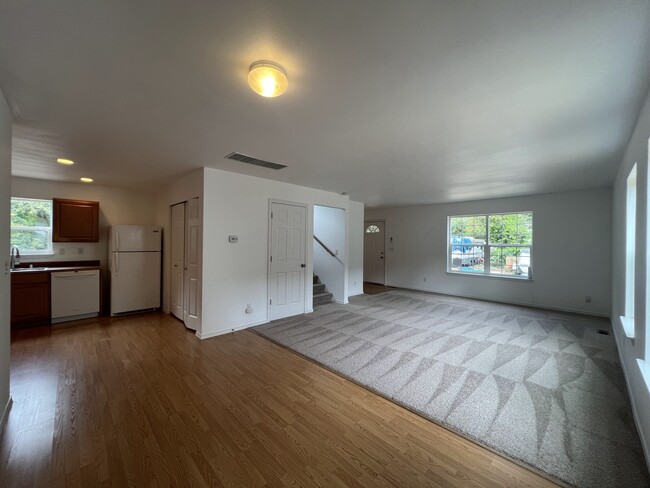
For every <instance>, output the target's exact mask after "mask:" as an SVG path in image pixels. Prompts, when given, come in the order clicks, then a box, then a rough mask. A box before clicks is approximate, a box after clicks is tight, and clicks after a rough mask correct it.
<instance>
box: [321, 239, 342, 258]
mask: <svg viewBox="0 0 650 488" xmlns="http://www.w3.org/2000/svg"><path fill="white" fill-rule="evenodd" d="M314 240H315V241H316V242H318V243H319V244H320V245H321V247H322V248H323V249H325V251H327V254H329V255H330V256H332V257H333V258H334V259H336V260H337V261H339V262H341V263H342V262H343V261H341V259H340V258H339V257H338V256H337V255H336V254H335V253H334V251H332V250H331V249H330V248H329V247H327V245H325V243H324V242H323V241H321V240H320V239H319V238H318V237H316V236H314Z"/></svg>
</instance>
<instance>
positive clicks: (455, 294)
mask: <svg viewBox="0 0 650 488" xmlns="http://www.w3.org/2000/svg"><path fill="white" fill-rule="evenodd" d="M384 286H391V287H393V288H401V289H402V290H414V291H425V292H427V293H437V294H438V295H446V296H450V297H460V298H472V299H474V300H483V301H484V302H495V303H505V304H507V305H519V306H522V307H532V308H541V309H544V310H557V311H558V312H570V313H578V314H580V315H590V316H592V317H602V318H606V319H608V318H610V316H609V315H608V314H605V313H597V312H587V311H586V310H577V309H574V308H565V307H553V306H551V305H544V304H532V303H524V302H516V301H511V300H499V299H497V298H485V297H477V296H474V295H464V294H460V293H449V292H447V291H438V290H431V289H427V288H413V287H408V286H403V285H396V284H395V283H386V284H385V285H384Z"/></svg>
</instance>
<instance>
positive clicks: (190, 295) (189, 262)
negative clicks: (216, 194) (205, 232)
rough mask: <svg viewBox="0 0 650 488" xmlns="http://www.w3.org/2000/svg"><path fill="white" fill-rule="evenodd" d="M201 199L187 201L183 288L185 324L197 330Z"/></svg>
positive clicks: (199, 308) (199, 298)
mask: <svg viewBox="0 0 650 488" xmlns="http://www.w3.org/2000/svg"><path fill="white" fill-rule="evenodd" d="M199 203H200V202H199V198H198V197H197V198H192V199H191V200H188V201H187V209H186V212H185V280H184V286H183V293H184V299H183V302H184V304H185V308H184V312H183V322H185V326H186V327H188V328H190V329H193V330H197V329H198V328H199V325H200V320H201V319H200V317H199V314H200V310H201V290H200V288H199V283H200V282H199V273H200V269H201V244H200V243H201V241H200V230H201V227H200V226H201V206H200V204H199Z"/></svg>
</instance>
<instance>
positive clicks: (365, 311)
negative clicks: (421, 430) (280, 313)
mask: <svg viewBox="0 0 650 488" xmlns="http://www.w3.org/2000/svg"><path fill="white" fill-rule="evenodd" d="M609 328H610V327H609V321H607V320H605V319H598V318H589V317H583V316H578V315H572V314H564V313H560V312H551V311H542V310H537V309H530V308H526V307H517V306H513V305H502V304H495V303H490V302H483V301H478V300H469V299H462V298H455V297H446V296H442V295H435V294H430V293H421V292H413V291H406V290H394V291H390V292H387V293H381V294H379V295H365V296H361V297H356V298H353V299H351V303H350V304H349V305H338V304H331V305H325V306H322V307H319V308H317V309H316V311H315V312H314V313H311V314H308V315H301V316H298V317H291V318H288V319H283V320H278V321H275V322H271V323H269V324H265V325H262V326H259V327H256V328H255V329H254V330H255V331H256V332H259V333H260V334H262V335H264V336H266V337H268V338H270V339H272V340H274V341H276V342H278V343H280V344H283V345H285V346H287V347H289V348H290V349H293V350H295V351H297V352H299V353H301V354H304V355H305V356H307V357H309V358H312V359H314V360H315V361H317V362H319V363H321V364H323V365H325V366H327V367H328V368H331V369H333V370H335V371H337V372H339V373H341V374H342V375H344V376H346V377H348V378H350V379H352V380H354V381H356V382H358V383H360V384H362V385H365V386H367V387H369V388H371V389H373V390H375V391H377V392H378V393H380V394H382V395H383V396H385V397H387V398H390V399H392V400H394V401H396V402H397V403H400V404H402V405H404V406H406V407H407V408H409V409H411V410H413V411H415V412H418V413H420V414H421V415H423V416H425V417H427V418H430V419H431V420H433V421H435V422H438V423H440V424H442V425H444V426H446V427H449V428H450V429H452V430H454V431H456V432H459V433H461V434H462V435H464V436H466V437H469V438H471V439H473V440H475V441H477V442H479V443H480V444H483V445H485V446H487V447H489V448H492V449H494V450H496V451H498V452H501V453H503V454H504V455H506V456H508V457H510V458H512V459H514V460H518V461H520V462H522V463H524V464H528V465H530V466H532V467H533V468H534V469H536V470H538V471H540V472H543V473H546V474H548V475H549V476H550V477H551V478H555V479H557V480H560V481H563V482H565V483H567V484H570V485H575V486H580V487H609V486H611V487H622V486H625V487H638V486H650V480H649V477H648V470H647V467H646V465H645V461H644V458H643V453H642V448H641V444H640V441H639V437H638V434H637V432H636V428H635V425H634V421H633V418H632V411H631V407H630V404H629V400H628V397H627V393H626V389H625V380H624V378H623V372H622V370H621V367H620V364H619V362H618V356H617V352H616V346H615V343H614V338H613V336H612V335H600V334H598V333H597V332H596V329H606V330H609Z"/></svg>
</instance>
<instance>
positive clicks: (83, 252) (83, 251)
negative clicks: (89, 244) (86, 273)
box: [77, 247, 85, 256]
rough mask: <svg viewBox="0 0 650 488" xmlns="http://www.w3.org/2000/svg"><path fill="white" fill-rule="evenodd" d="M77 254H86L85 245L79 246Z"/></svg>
mask: <svg viewBox="0 0 650 488" xmlns="http://www.w3.org/2000/svg"><path fill="white" fill-rule="evenodd" d="M77 254H79V255H80V256H83V255H84V254H85V249H84V248H83V247H79V248H77Z"/></svg>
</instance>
